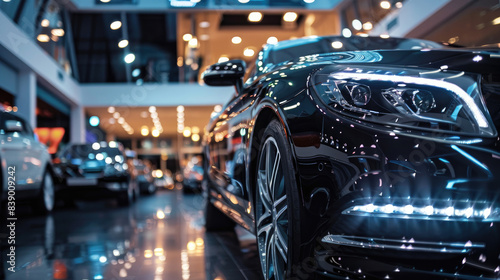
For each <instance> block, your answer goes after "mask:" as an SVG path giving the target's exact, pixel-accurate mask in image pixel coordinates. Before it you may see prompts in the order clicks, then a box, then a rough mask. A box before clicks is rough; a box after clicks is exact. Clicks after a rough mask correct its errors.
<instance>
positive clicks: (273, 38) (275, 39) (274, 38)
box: [267, 36, 278, 45]
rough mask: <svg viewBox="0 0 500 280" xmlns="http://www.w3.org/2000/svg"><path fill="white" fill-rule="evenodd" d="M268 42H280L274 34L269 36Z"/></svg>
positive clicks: (272, 43)
mask: <svg viewBox="0 0 500 280" xmlns="http://www.w3.org/2000/svg"><path fill="white" fill-rule="evenodd" d="M267 43H268V44H271V45H274V44H277V43H278V38H276V37H274V36H272V37H269V38H267Z"/></svg>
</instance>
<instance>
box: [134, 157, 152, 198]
mask: <svg viewBox="0 0 500 280" xmlns="http://www.w3.org/2000/svg"><path fill="white" fill-rule="evenodd" d="M133 163H134V172H133V174H134V179H135V182H136V183H137V185H138V187H139V191H140V192H141V193H145V194H153V193H155V192H156V187H155V185H154V178H153V176H152V174H151V172H152V171H151V168H150V167H149V166H147V165H146V164H145V163H144V162H143V161H142V160H137V159H136V160H134V161H133Z"/></svg>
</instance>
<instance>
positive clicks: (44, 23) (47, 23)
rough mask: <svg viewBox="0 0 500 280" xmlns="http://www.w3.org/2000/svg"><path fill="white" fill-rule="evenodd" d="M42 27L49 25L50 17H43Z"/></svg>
mask: <svg viewBox="0 0 500 280" xmlns="http://www.w3.org/2000/svg"><path fill="white" fill-rule="evenodd" d="M40 25H41V26H42V27H49V25H50V21H49V20H48V19H43V20H42V22H41V23H40Z"/></svg>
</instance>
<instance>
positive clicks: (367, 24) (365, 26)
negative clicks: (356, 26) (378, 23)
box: [363, 21, 373, 30]
mask: <svg viewBox="0 0 500 280" xmlns="http://www.w3.org/2000/svg"><path fill="white" fill-rule="evenodd" d="M372 28H373V24H372V23H371V22H369V21H367V22H365V23H363V29H364V30H372Z"/></svg>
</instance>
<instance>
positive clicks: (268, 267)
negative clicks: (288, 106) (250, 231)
mask: <svg viewBox="0 0 500 280" xmlns="http://www.w3.org/2000/svg"><path fill="white" fill-rule="evenodd" d="M284 135H286V134H285V133H284V129H283V126H282V125H281V124H280V123H279V122H278V121H276V120H274V121H272V122H271V123H270V124H269V125H268V126H267V127H266V129H265V130H264V134H263V138H262V141H261V145H260V148H259V156H258V161H257V171H256V172H257V174H255V175H256V185H255V186H256V199H255V201H256V202H255V211H256V213H255V226H256V236H257V247H258V250H259V259H260V263H261V269H262V273H263V276H264V279H272V280H282V279H289V278H291V277H293V271H292V267H293V265H294V264H296V263H298V261H297V260H298V259H299V246H300V242H299V241H300V240H299V238H300V220H299V219H298V217H299V214H300V213H299V207H298V206H299V205H300V201H299V195H298V191H297V184H296V182H295V173H294V167H293V164H292V157H291V149H290V145H289V144H288V141H287V139H286V138H285V136H284Z"/></svg>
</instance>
